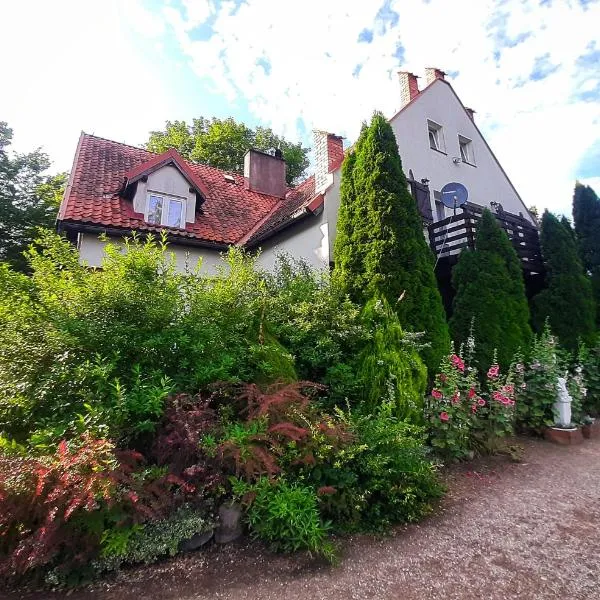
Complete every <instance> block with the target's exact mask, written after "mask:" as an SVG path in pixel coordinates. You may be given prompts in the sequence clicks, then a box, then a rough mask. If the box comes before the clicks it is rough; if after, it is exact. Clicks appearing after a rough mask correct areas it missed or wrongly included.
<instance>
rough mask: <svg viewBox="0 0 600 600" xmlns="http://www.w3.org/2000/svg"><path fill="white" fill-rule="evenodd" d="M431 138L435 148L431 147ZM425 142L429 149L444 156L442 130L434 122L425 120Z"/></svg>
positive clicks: (444, 145) (444, 147)
mask: <svg viewBox="0 0 600 600" xmlns="http://www.w3.org/2000/svg"><path fill="white" fill-rule="evenodd" d="M432 137H433V139H434V142H435V144H436V145H437V147H434V146H432V144H431V138H432ZM427 141H428V142H429V148H430V149H431V150H435V151H436V152H441V153H442V154H446V142H445V140H444V128H443V127H442V126H441V125H440V124H439V123H436V122H435V121H432V120H431V119H427Z"/></svg>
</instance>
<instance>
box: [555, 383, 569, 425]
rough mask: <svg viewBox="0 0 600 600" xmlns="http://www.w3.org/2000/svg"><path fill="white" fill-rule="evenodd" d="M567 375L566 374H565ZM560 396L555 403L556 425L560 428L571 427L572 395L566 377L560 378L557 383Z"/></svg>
mask: <svg viewBox="0 0 600 600" xmlns="http://www.w3.org/2000/svg"><path fill="white" fill-rule="evenodd" d="M565 375H566V374H565ZM556 385H557V388H558V395H557V398H556V402H555V403H554V414H555V419H556V420H555V424H556V426H558V427H570V426H571V395H570V394H569V391H568V390H567V379H566V377H559V378H558V382H557V384H556Z"/></svg>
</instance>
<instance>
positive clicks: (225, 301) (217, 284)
mask: <svg viewBox="0 0 600 600" xmlns="http://www.w3.org/2000/svg"><path fill="white" fill-rule="evenodd" d="M124 247H125V249H126V252H122V251H121V248H119V247H118V246H115V245H111V244H109V245H107V249H106V253H107V258H106V260H105V261H104V263H103V268H102V270H101V271H91V270H89V269H87V268H86V267H84V266H81V265H80V264H79V262H78V257H77V252H76V250H75V249H74V248H73V247H72V246H71V245H70V244H68V242H66V241H64V240H62V239H60V238H59V237H58V236H54V235H51V234H46V235H44V236H43V238H42V240H41V247H40V248H39V249H34V250H32V251H31V252H30V254H29V259H30V265H31V269H32V277H31V279H29V278H27V277H23V276H22V275H19V274H18V273H14V272H11V271H10V270H9V269H7V268H5V267H4V268H0V282H1V285H0V327H1V328H2V330H3V335H2V338H1V339H0V431H4V432H5V433H7V434H9V435H10V436H11V437H13V438H14V439H16V441H17V442H20V441H24V440H26V439H28V438H30V439H31V441H33V442H34V443H35V444H39V445H40V446H42V447H43V446H45V445H47V444H48V443H52V442H53V441H55V440H57V439H60V438H62V437H63V436H65V435H66V436H70V435H74V434H76V433H78V432H81V431H83V430H87V429H90V430H94V431H96V432H97V433H99V434H102V435H106V436H110V437H112V438H113V439H132V438H135V437H137V436H139V435H140V434H147V433H148V432H150V431H151V430H152V429H153V427H154V424H155V423H156V422H157V421H158V420H159V419H160V417H161V415H162V408H163V404H164V400H165V399H166V397H167V395H168V394H169V393H171V392H172V391H192V392H195V391H197V390H198V389H201V388H202V387H204V386H206V385H208V384H209V383H211V382H213V381H215V380H224V381H239V380H254V381H275V380H278V379H287V380H289V379H293V378H294V377H295V373H294V369H293V364H292V360H293V359H292V357H291V356H290V355H289V354H288V352H287V351H286V350H285V349H284V348H283V347H282V346H281V344H279V343H278V341H277V340H275V339H274V338H273V337H272V336H268V335H261V333H262V332H263V331H264V329H265V325H264V323H263V321H264V313H265V303H266V302H267V299H268V298H267V293H266V287H265V285H264V282H263V281H262V280H261V278H260V276H259V275H258V273H257V272H256V271H255V269H254V265H253V262H252V261H251V260H250V259H248V258H247V257H245V256H244V255H242V254H241V253H239V252H234V251H232V252H231V253H230V255H229V256H228V258H227V262H226V263H224V266H223V269H222V270H221V273H220V275H219V276H217V277H210V278H209V277H199V276H195V275H180V274H178V273H177V272H176V270H175V265H174V262H173V260H172V259H171V257H170V255H169V253H168V252H167V253H166V254H165V252H164V251H165V246H164V244H162V243H160V242H157V241H156V240H153V239H148V240H147V241H145V242H141V241H139V240H137V239H135V238H134V239H131V240H127V241H125V243H124ZM32 434H35V435H34V436H33V437H31V436H32Z"/></svg>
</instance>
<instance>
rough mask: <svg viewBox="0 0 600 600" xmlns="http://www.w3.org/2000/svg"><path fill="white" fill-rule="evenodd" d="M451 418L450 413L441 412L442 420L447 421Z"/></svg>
mask: <svg viewBox="0 0 600 600" xmlns="http://www.w3.org/2000/svg"><path fill="white" fill-rule="evenodd" d="M449 418H450V415H449V414H448V413H447V412H446V411H444V412H441V413H440V421H447V420H448V419H449Z"/></svg>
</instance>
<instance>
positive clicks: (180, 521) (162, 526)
mask: <svg viewBox="0 0 600 600" xmlns="http://www.w3.org/2000/svg"><path fill="white" fill-rule="evenodd" d="M213 526H214V520H212V519H211V518H210V517H207V514H206V510H198V509H195V508H192V507H191V506H189V505H186V506H182V507H180V508H179V509H177V511H176V512H174V513H173V514H171V515H169V516H168V517H167V518H166V519H161V520H157V521H150V522H148V523H146V524H144V525H132V526H131V527H128V528H112V529H107V530H105V531H104V533H103V535H102V558H101V559H100V560H99V561H97V564H96V567H97V569H98V570H99V571H104V570H108V569H116V568H118V567H120V566H121V565H122V564H125V563H127V564H134V563H144V564H150V563H152V562H155V561H156V560H157V559H159V558H160V557H162V556H175V554H177V552H178V551H179V549H180V545H181V543H182V542H184V541H186V540H189V539H190V538H192V537H193V536H194V535H196V534H198V533H204V532H206V531H210V530H211V529H212V528H213Z"/></svg>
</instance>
